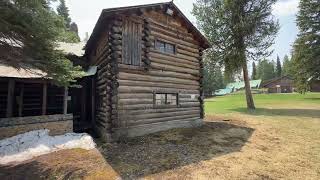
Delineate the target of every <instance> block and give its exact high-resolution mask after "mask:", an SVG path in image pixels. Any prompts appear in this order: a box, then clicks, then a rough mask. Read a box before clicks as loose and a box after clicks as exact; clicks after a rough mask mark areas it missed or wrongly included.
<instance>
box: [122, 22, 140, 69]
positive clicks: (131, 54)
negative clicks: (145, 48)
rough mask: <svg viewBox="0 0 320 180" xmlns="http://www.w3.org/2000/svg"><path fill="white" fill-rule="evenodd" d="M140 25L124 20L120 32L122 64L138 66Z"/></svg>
mask: <svg viewBox="0 0 320 180" xmlns="http://www.w3.org/2000/svg"><path fill="white" fill-rule="evenodd" d="M141 43H142V24H141V23H138V22H135V21H133V20H130V19H125V20H124V24H123V30H122V63H123V64H127V65H134V66H140V63H141Z"/></svg>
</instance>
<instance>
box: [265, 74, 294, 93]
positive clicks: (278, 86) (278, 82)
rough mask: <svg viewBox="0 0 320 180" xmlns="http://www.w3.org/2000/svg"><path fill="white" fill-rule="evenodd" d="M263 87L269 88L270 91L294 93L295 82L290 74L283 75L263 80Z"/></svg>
mask: <svg viewBox="0 0 320 180" xmlns="http://www.w3.org/2000/svg"><path fill="white" fill-rule="evenodd" d="M262 87H263V88H266V89H268V93H292V92H293V91H294V82H293V79H292V78H291V77H289V76H281V77H277V78H273V79H270V80H267V81H265V82H263V84H262Z"/></svg>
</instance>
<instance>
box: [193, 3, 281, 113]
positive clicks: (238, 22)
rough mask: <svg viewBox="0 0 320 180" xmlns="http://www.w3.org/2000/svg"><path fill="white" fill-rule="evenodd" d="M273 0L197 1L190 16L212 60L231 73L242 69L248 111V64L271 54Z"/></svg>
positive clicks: (275, 27)
mask: <svg viewBox="0 0 320 180" xmlns="http://www.w3.org/2000/svg"><path fill="white" fill-rule="evenodd" d="M275 2H276V0H237V1H235V0H198V1H197V2H196V4H194V8H193V14H194V15H195V16H196V18H197V21H198V25H199V27H200V28H201V29H202V31H203V32H204V33H205V35H206V36H207V38H208V40H209V41H210V43H211V44H212V48H211V49H210V50H209V51H208V53H211V54H214V55H213V56H215V58H213V59H212V60H214V61H217V62H220V63H221V64H223V65H224V67H225V70H227V71H230V72H234V71H238V70H240V69H242V72H243V79H244V82H245V90H246V100H247V107H248V109H255V106H254V102H253V97H252V94H251V90H250V83H249V75H248V68H247V61H248V60H250V59H259V57H265V56H268V55H270V53H271V52H268V51H267V49H268V48H269V47H270V46H271V45H272V44H273V41H274V37H275V35H276V33H277V30H278V26H279V25H278V23H277V22H275V21H274V18H273V16H272V5H273V4H274V3H275Z"/></svg>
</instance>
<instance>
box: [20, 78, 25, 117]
mask: <svg viewBox="0 0 320 180" xmlns="http://www.w3.org/2000/svg"><path fill="white" fill-rule="evenodd" d="M23 95H24V84H23V83H21V89H20V96H19V97H20V99H19V117H21V116H22V111H23Z"/></svg>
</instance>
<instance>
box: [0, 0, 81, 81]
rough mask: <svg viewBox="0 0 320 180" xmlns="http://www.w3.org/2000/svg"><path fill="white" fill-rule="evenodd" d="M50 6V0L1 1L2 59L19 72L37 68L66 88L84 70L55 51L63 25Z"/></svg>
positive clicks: (0, 33) (0, 44) (0, 41)
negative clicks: (22, 69) (19, 70)
mask: <svg viewBox="0 0 320 180" xmlns="http://www.w3.org/2000/svg"><path fill="white" fill-rule="evenodd" d="M49 5H50V0H32V1H26V0H2V1H0V59H1V61H2V63H6V64H8V65H10V66H13V67H15V68H17V69H19V68H24V69H27V70H30V67H34V68H38V69H40V70H42V71H44V72H46V73H47V74H48V76H50V77H51V78H53V79H54V80H55V81H56V82H57V83H58V84H60V85H67V84H69V82H70V81H73V80H74V79H75V78H78V77H80V76H81V75H82V71H81V68H80V67H74V66H73V64H72V63H71V62H70V61H69V60H68V59H66V58H65V56H64V55H63V54H62V53H61V52H60V51H57V50H56V46H57V44H56V41H57V39H58V36H59V33H60V32H61V30H62V29H63V27H64V25H63V21H62V20H61V18H59V17H58V15H57V14H56V13H55V12H54V11H53V10H52V9H51V8H50V6H49Z"/></svg>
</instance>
